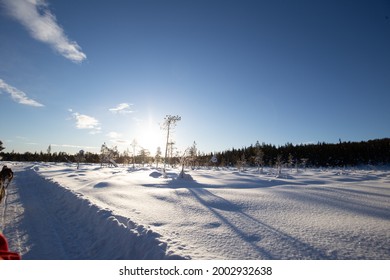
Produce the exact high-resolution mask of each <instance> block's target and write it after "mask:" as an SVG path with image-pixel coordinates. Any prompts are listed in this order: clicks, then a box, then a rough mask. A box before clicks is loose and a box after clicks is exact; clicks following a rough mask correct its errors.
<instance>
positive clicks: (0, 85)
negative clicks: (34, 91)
mask: <svg viewBox="0 0 390 280" xmlns="http://www.w3.org/2000/svg"><path fill="white" fill-rule="evenodd" d="M2 91H3V92H5V93H8V94H10V95H11V98H12V99H13V100H14V101H15V102H18V103H20V104H23V105H28V106H33V107H43V106H44V105H42V104H41V103H39V102H37V101H35V100H33V99H31V98H28V97H27V95H26V94H25V93H24V92H23V91H21V90H18V89H17V88H14V87H13V86H10V85H9V84H7V83H6V82H4V81H3V80H2V79H0V93H1V92H2Z"/></svg>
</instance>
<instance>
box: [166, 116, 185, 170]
mask: <svg viewBox="0 0 390 280" xmlns="http://www.w3.org/2000/svg"><path fill="white" fill-rule="evenodd" d="M180 120H181V117H180V116H171V115H166V117H165V118H164V123H163V124H162V129H164V130H166V131H167V141H166V144H165V157H164V174H165V172H166V164H167V155H168V143H169V134H170V132H171V130H172V129H173V128H174V127H175V126H176V123H177V122H178V121H180Z"/></svg>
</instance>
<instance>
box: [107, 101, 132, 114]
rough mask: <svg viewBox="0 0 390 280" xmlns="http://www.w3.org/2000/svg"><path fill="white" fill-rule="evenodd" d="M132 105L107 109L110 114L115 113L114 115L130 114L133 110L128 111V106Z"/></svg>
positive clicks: (125, 104) (119, 105) (122, 104)
mask: <svg viewBox="0 0 390 280" xmlns="http://www.w3.org/2000/svg"><path fill="white" fill-rule="evenodd" d="M132 105H133V104H128V103H121V104H118V105H117V106H116V107H114V108H111V109H108V110H109V111H110V112H112V113H115V114H130V113H133V112H134V111H133V110H130V106H132Z"/></svg>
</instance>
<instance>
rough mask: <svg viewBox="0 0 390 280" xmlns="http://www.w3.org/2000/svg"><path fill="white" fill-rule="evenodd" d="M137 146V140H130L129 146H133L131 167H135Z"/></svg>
mask: <svg viewBox="0 0 390 280" xmlns="http://www.w3.org/2000/svg"><path fill="white" fill-rule="evenodd" d="M137 146H138V143H137V140H135V139H133V142H131V147H132V148H133V169H134V168H135V148H137Z"/></svg>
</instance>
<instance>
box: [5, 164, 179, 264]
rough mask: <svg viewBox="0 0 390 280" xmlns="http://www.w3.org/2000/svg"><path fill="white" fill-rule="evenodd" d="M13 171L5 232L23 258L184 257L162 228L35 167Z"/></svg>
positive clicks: (108, 258)
mask: <svg viewBox="0 0 390 280" xmlns="http://www.w3.org/2000/svg"><path fill="white" fill-rule="evenodd" d="M15 175H16V176H15V181H14V186H13V191H11V193H10V195H11V196H12V199H9V200H8V205H7V213H6V215H7V217H6V222H5V224H4V233H5V234H7V236H8V238H9V239H10V245H11V248H12V247H13V248H14V249H16V250H18V251H20V252H21V253H22V258H23V259H40V260H45V259H68V260H82V259H85V260H88V259H93V260H97V259H105V260H112V259H129V260H130V259H182V258H183V257H181V256H178V255H173V254H170V253H169V251H168V249H167V247H168V246H167V244H166V243H164V242H162V241H160V240H159V237H160V235H159V234H157V233H155V232H153V231H151V230H149V229H147V228H145V227H143V226H142V225H136V224H135V223H133V222H132V221H131V220H129V219H128V218H124V217H120V216H115V215H114V214H113V213H112V211H110V210H107V209H102V208H99V207H98V206H96V205H94V204H92V203H91V202H90V201H89V200H87V199H86V198H85V197H83V196H82V195H80V194H77V193H74V192H73V191H71V190H69V189H67V188H65V187H63V186H60V185H59V184H58V183H55V182H52V181H48V180H46V179H44V178H42V177H41V176H39V175H38V174H37V173H36V170H34V167H29V168H25V169H22V170H19V171H17V172H16V174H15ZM13 204H19V205H21V206H22V207H21V208H22V209H23V211H22V212H23V213H22V212H21V211H20V209H19V210H18V211H17V210H16V208H18V207H17V206H15V205H13ZM19 208H20V207H19ZM12 216H14V217H12ZM53 244H54V245H53ZM123 248H128V250H123Z"/></svg>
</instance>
